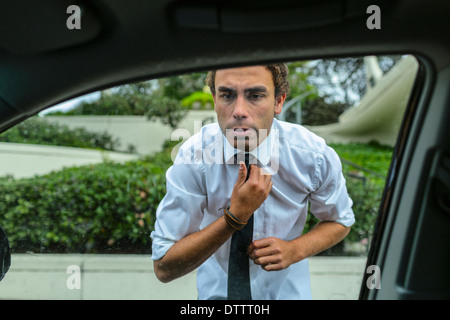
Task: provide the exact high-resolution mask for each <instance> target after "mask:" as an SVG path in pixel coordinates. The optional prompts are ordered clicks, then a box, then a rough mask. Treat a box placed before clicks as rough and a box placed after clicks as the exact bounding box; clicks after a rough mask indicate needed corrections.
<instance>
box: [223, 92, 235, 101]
mask: <svg viewBox="0 0 450 320" xmlns="http://www.w3.org/2000/svg"><path fill="white" fill-rule="evenodd" d="M220 97H221V98H222V99H224V100H230V99H233V97H234V95H233V94H232V93H222V94H221V95H220Z"/></svg>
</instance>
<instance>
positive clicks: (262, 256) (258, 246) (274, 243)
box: [247, 237, 296, 271]
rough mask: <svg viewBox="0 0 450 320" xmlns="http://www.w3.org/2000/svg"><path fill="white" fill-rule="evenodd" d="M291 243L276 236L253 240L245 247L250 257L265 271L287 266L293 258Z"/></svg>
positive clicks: (293, 249)
mask: <svg viewBox="0 0 450 320" xmlns="http://www.w3.org/2000/svg"><path fill="white" fill-rule="evenodd" d="M294 251H295V247H294V246H293V243H291V242H289V241H284V240H281V239H278V238H274V237H271V238H264V239H260V240H255V241H253V242H252V243H251V244H250V246H249V247H248V249H247V253H248V255H249V257H250V259H252V260H253V262H254V263H255V264H257V265H260V266H261V268H263V269H264V270H266V271H278V270H283V269H286V268H287V267H289V266H290V265H291V264H292V263H294V262H296V261H295V260H294V256H295V252H294Z"/></svg>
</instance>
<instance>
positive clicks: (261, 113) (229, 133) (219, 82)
mask: <svg viewBox="0 0 450 320" xmlns="http://www.w3.org/2000/svg"><path fill="white" fill-rule="evenodd" d="M215 91H216V93H215V95H214V105H215V110H216V113H217V119H218V121H219V126H220V129H221V130H222V132H223V134H224V135H225V136H226V137H227V139H228V141H229V143H230V144H231V145H232V146H234V147H235V148H239V149H242V146H243V145H245V149H246V150H247V151H250V150H252V149H254V148H255V147H257V146H258V145H259V143H260V142H262V141H263V140H264V138H265V137H266V136H267V135H268V134H269V131H270V127H271V126H272V122H273V117H274V115H275V114H278V113H280V112H281V109H282V106H283V103H284V100H285V99H286V95H280V96H279V97H277V98H275V86H274V83H273V79H272V74H271V72H270V71H269V70H267V69H266V68H265V67H264V66H254V67H244V68H234V69H223V70H217V71H216V77H215Z"/></svg>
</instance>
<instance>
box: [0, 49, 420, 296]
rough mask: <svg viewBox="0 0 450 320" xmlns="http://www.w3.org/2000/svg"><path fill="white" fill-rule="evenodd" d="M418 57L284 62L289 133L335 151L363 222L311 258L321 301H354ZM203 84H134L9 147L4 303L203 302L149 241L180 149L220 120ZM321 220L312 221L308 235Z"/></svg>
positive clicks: (9, 137)
mask: <svg viewBox="0 0 450 320" xmlns="http://www.w3.org/2000/svg"><path fill="white" fill-rule="evenodd" d="M417 67H418V64H417V61H416V59H415V58H414V57H413V56H409V55H390V56H367V57H351V58H350V57H349V58H336V59H318V60H310V61H295V62H289V63H288V68H289V81H290V87H291V91H290V94H289V96H288V97H287V99H286V101H285V103H284V106H283V110H282V112H281V113H280V114H278V115H277V116H276V117H277V119H278V120H280V121H287V122H292V123H297V124H301V125H302V126H304V127H306V128H307V129H308V130H310V131H312V132H314V133H315V134H317V135H319V136H320V137H322V138H323V139H325V141H326V142H327V143H328V144H329V145H330V146H331V147H332V148H333V149H334V150H335V151H336V153H337V154H338V156H339V158H340V160H341V163H342V171H343V175H344V177H345V180H346V184H347V189H348V192H349V195H350V197H351V198H352V200H353V211H354V213H355V218H356V223H355V225H354V226H353V227H352V229H351V232H350V234H349V235H348V236H347V237H346V238H345V239H344V240H343V241H342V242H340V243H339V244H337V245H336V246H334V247H332V248H330V249H328V250H325V251H324V252H322V253H320V254H318V255H316V256H314V257H311V258H310V259H309V266H310V273H311V289H312V296H313V299H357V298H358V295H359V290H360V287H361V280H362V276H363V273H364V272H366V270H364V268H365V262H366V256H367V253H368V250H369V248H370V244H371V238H372V234H373V227H374V224H375V220H376V218H377V212H378V208H379V205H380V200H381V196H382V194H383V189H384V185H385V182H386V178H387V174H388V170H389V166H390V162H391V158H392V153H393V148H394V146H395V144H396V141H397V136H398V133H399V130H400V128H401V124H402V119H403V115H404V112H405V110H406V108H407V104H408V99H409V96H410V93H411V90H412V87H413V83H414V79H415V75H416V72H417ZM205 77H206V73H205V72H197V73H193V74H185V75H178V76H172V77H167V78H161V79H153V80H149V81H144V82H138V83H130V84H126V85H122V86H118V87H113V88H110V89H107V90H103V91H100V92H94V93H92V94H89V95H87V96H83V97H80V98H77V99H74V100H71V101H69V102H66V103H63V104H60V105H58V106H54V107H52V108H49V109H47V110H44V111H43V112H41V113H40V114H39V115H37V116H34V117H31V118H29V119H28V120H25V121H24V122H22V123H20V124H18V125H16V126H14V127H12V128H10V129H9V130H7V131H6V132H3V133H1V134H0V152H1V154H2V156H1V158H0V163H1V165H0V227H1V228H2V229H3V230H4V232H5V234H6V235H7V237H8V241H9V246H10V252H11V266H10V268H9V270H8V272H7V273H6V275H5V277H4V278H3V279H2V280H1V282H0V299H61V298H62V299H99V298H101V299H197V292H196V279H195V273H196V272H195V271H194V272H192V273H190V274H188V275H186V276H184V277H182V278H179V279H177V280H174V281H173V282H171V283H168V284H163V283H161V282H159V281H158V280H157V279H156V277H155V275H154V272H153V263H152V261H151V259H150V255H151V239H150V232H151V231H152V230H153V229H154V224H155V219H156V216H155V213H156V209H157V206H158V204H159V203H160V201H161V199H162V198H163V196H164V195H165V192H166V185H165V183H166V177H165V173H166V171H167V169H168V168H169V167H170V166H171V165H172V164H173V159H174V155H175V154H176V152H177V151H178V149H179V147H180V146H181V145H182V143H183V142H185V141H186V140H187V139H188V138H189V137H191V136H192V135H193V134H195V133H196V132H198V131H199V130H200V128H201V127H202V126H203V125H205V124H209V123H214V122H216V121H217V116H216V113H215V110H214V101H213V98H212V95H211V92H210V91H209V88H208V87H207V86H206V85H205ZM315 223H317V220H316V219H315V218H314V217H313V216H312V215H308V218H307V221H306V225H305V231H304V232H307V231H308V230H310V229H311V228H312V227H313V226H314V224H315Z"/></svg>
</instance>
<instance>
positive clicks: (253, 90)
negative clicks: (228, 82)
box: [217, 86, 267, 93]
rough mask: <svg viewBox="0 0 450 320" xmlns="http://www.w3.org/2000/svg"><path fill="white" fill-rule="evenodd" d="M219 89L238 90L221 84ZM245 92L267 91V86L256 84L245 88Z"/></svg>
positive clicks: (221, 90) (223, 90) (222, 90)
mask: <svg viewBox="0 0 450 320" xmlns="http://www.w3.org/2000/svg"><path fill="white" fill-rule="evenodd" d="M217 91H219V92H236V91H237V90H236V89H233V88H230V87H225V86H219V87H218V88H217ZM244 92H245V93H253V92H267V88H266V87H265V86H255V87H251V88H246V89H245V90H244Z"/></svg>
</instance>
